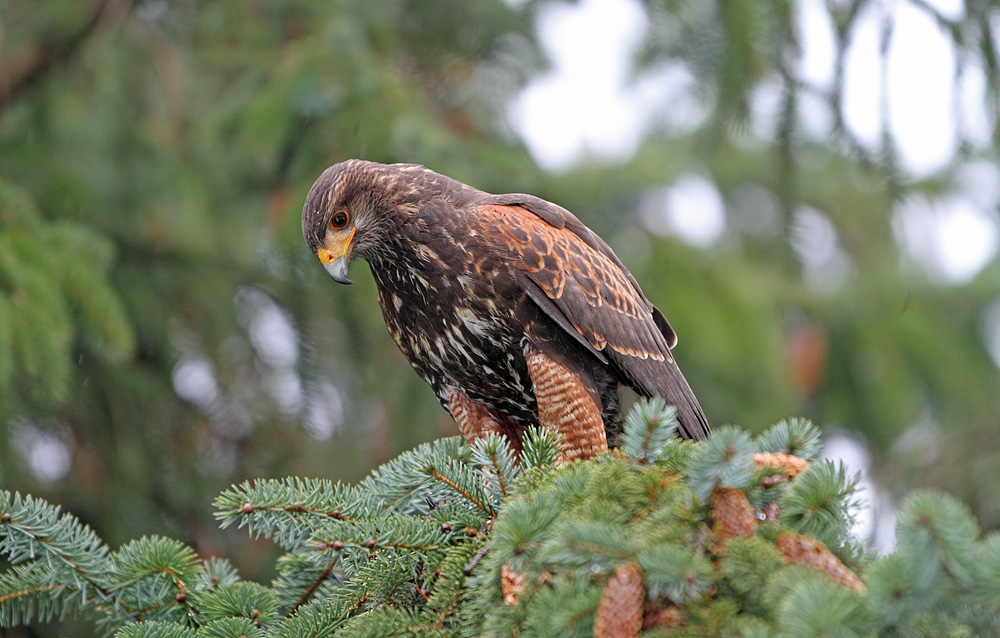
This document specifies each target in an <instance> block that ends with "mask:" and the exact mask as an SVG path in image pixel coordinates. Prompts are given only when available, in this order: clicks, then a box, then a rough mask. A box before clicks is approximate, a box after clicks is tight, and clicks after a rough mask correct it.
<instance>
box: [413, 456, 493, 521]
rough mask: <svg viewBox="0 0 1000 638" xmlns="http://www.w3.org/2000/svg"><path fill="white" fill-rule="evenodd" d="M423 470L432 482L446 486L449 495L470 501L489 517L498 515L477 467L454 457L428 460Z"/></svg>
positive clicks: (446, 493) (446, 492)
mask: <svg viewBox="0 0 1000 638" xmlns="http://www.w3.org/2000/svg"><path fill="white" fill-rule="evenodd" d="M422 471H423V472H424V474H426V475H427V476H428V477H430V478H431V483H432V484H436V485H438V486H440V487H444V488H446V490H445V495H446V496H447V497H451V498H456V497H457V498H459V499H461V500H462V501H464V502H466V503H469V504H470V505H472V506H474V507H475V508H476V509H477V510H478V511H479V512H480V513H481V514H482V515H483V516H485V517H487V518H492V517H494V516H496V513H497V506H496V504H495V503H494V502H493V500H492V499H491V498H490V496H489V495H488V494H487V493H486V490H485V488H484V487H483V483H482V476H481V475H480V474H479V472H478V471H477V470H476V469H475V468H473V467H471V466H469V465H466V464H464V463H461V462H458V461H455V460H453V459H442V460H439V461H437V462H434V461H428V462H427V463H426V464H425V465H424V466H423V468H422Z"/></svg>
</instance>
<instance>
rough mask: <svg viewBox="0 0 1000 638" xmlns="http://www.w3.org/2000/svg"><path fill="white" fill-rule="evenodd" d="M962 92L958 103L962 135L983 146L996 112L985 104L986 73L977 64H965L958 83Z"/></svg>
mask: <svg viewBox="0 0 1000 638" xmlns="http://www.w3.org/2000/svg"><path fill="white" fill-rule="evenodd" d="M959 91H961V94H962V100H961V104H960V108H961V116H962V131H961V133H962V135H963V136H964V137H965V139H966V140H968V141H969V142H971V143H972V144H973V145H975V146H979V147H984V146H987V145H988V144H989V143H990V135H991V132H992V130H993V125H994V123H995V120H996V114H995V113H992V112H991V111H988V110H987V108H986V105H987V104H989V101H988V99H987V97H986V74H985V73H984V72H983V69H982V67H981V66H979V65H978V64H966V65H965V68H964V69H963V73H962V79H961V82H960V84H959Z"/></svg>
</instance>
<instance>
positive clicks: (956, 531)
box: [896, 490, 979, 587]
mask: <svg viewBox="0 0 1000 638" xmlns="http://www.w3.org/2000/svg"><path fill="white" fill-rule="evenodd" d="M978 535H979V525H978V524H977V523H976V519H975V518H974V517H973V516H972V512H971V511H969V508H968V506H967V505H965V504H964V503H962V502H960V501H958V500H957V499H955V498H954V497H952V496H950V495H948V494H945V493H943V492H937V491H932V490H923V491H918V492H914V493H913V494H911V495H910V496H908V497H907V498H906V500H905V501H904V502H903V503H902V505H901V506H900V508H899V519H898V521H897V523H896V542H897V543H898V544H899V553H900V556H901V557H903V559H904V560H905V561H907V562H909V563H910V567H911V570H912V573H914V574H919V575H922V576H924V577H926V578H934V571H935V570H937V569H940V570H942V571H943V572H944V573H945V574H946V575H947V576H948V578H950V579H951V580H953V581H954V583H955V584H956V585H958V586H960V587H967V586H968V585H969V583H970V580H971V577H972V572H973V569H974V568H973V565H972V561H971V558H972V557H971V556H970V554H969V548H970V547H972V546H973V545H974V543H975V540H976V537H977V536H978Z"/></svg>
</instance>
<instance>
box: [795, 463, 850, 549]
mask: <svg viewBox="0 0 1000 638" xmlns="http://www.w3.org/2000/svg"><path fill="white" fill-rule="evenodd" d="M860 480H861V476H860V474H855V475H853V476H848V475H847V470H846V468H845V467H844V465H843V463H836V464H834V462H833V461H830V460H824V461H819V462H816V461H814V462H813V463H811V464H810V465H809V467H808V468H806V470H805V471H804V472H802V473H801V474H799V475H798V476H797V477H796V478H795V480H794V481H792V483H791V485H790V486H789V487H788V488H787V489H786V490H785V492H784V493H783V494H782V496H781V498H780V499H779V501H778V502H779V505H780V507H781V520H782V522H783V523H784V524H786V525H788V526H789V527H791V528H792V529H793V530H795V531H797V532H800V533H803V534H809V535H813V536H816V535H821V536H822V537H823V540H824V541H826V542H827V543H828V544H830V545H832V546H839V545H841V544H842V543H843V541H844V538H845V537H846V536H847V533H848V530H849V529H850V525H851V523H852V522H853V514H852V512H853V511H854V509H855V508H856V507H857V502H856V501H855V500H854V499H853V495H854V493H855V492H856V491H857V486H858V481H860Z"/></svg>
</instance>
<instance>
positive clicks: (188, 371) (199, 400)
mask: <svg viewBox="0 0 1000 638" xmlns="http://www.w3.org/2000/svg"><path fill="white" fill-rule="evenodd" d="M172 378H173V382H174V392H176V393H177V396H179V397H180V398H182V399H184V400H185V401H190V402H191V403H193V404H195V405H197V406H198V407H199V408H201V409H202V410H207V409H208V408H210V407H211V406H212V404H214V403H215V401H216V399H218V398H219V384H218V383H217V382H216V380H215V369H214V368H213V367H212V362H211V361H209V360H208V359H207V358H205V357H201V356H194V355H185V356H183V357H181V360H180V361H178V362H177V365H175V366H174V370H173V374H172Z"/></svg>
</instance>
